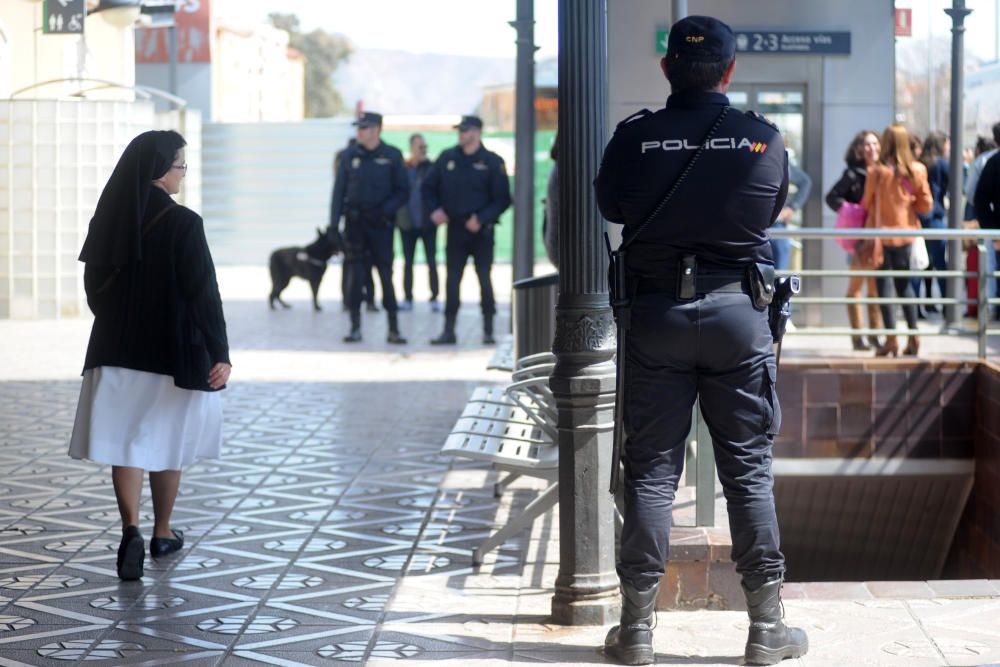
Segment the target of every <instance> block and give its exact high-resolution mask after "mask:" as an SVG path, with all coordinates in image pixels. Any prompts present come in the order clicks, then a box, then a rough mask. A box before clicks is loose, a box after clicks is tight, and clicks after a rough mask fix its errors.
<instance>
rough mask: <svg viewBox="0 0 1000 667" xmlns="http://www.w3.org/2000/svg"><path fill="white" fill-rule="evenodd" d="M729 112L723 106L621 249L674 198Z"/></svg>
mask: <svg viewBox="0 0 1000 667" xmlns="http://www.w3.org/2000/svg"><path fill="white" fill-rule="evenodd" d="M727 113H729V107H722V111H721V112H720V113H719V117H718V118H716V119H715V122H714V123H713V124H712V127H711V128H710V129H709V130H708V134H706V135H705V138H704V139H702V141H701V144H699V146H698V150H696V151H695V152H694V155H692V156H691V159H690V160H688V163H687V165H685V167H684V169H683V171H681V173H680V176H678V177H677V180H675V181H674V183H673V185H671V186H670V189H669V190H667V193H666V194H665V195H663V199H661V200H660V203H659V204H657V205H656V207H655V208H654V209H653V211H652V212H651V213H650V214H649V215H647V216H646V219H645V220H644V221H643V223H642V224H641V225H639V228H638V229H636V230H635V233H634V234H632V235H631V236H629V237H628V239H625V240H623V241H622V244H621V245H620V246H619V247H618V250H619V251H621V250H625V248H627V247H628V246H630V245H631V244H632V241H635V239H636V237H637V236H639V234H641V233H642V230H644V229H646V227H648V226H649V223H651V222H652V221H653V220H654V219H655V218H656V216H658V215H659V214H660V211H662V210H663V207H664V206H666V205H667V202H669V201H670V200H671V199H672V198H673V196H674V193H675V192H677V188H679V187H680V185H681V183H683V182H684V179H685V178H687V175H688V174H689V173H690V172H691V168H692V167H694V163H695V162H697V161H698V158H699V157H701V154H702V153H704V152H705V146H707V145H708V142H709V141H711V139H712V137H714V136H715V133H716V131H717V130H718V129H719V126H720V125H722V120H723V119H724V118H725V117H726V114H727Z"/></svg>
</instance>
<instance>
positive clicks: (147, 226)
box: [142, 204, 177, 236]
mask: <svg viewBox="0 0 1000 667" xmlns="http://www.w3.org/2000/svg"><path fill="white" fill-rule="evenodd" d="M174 208H177V204H167V205H166V206H164V207H163V209H162V210H161V211H160V212H159V213H157V214H156V215H154V216H153V218H152V219H151V220H150V221H149V222H147V223H146V224H145V225H144V226H143V228H142V235H143V236H146V234H149V231H150V230H151V229H153V227H155V226H156V223H158V222H159V221H160V220H162V219H163V218H164V217H165V216H166V214H167V212H169V211H170V210H171V209H174Z"/></svg>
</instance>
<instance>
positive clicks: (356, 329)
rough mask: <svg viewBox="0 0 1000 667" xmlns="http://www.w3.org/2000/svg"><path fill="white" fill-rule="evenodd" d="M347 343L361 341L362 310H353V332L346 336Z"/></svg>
mask: <svg viewBox="0 0 1000 667" xmlns="http://www.w3.org/2000/svg"><path fill="white" fill-rule="evenodd" d="M344 342H345V343H360V342H361V311H360V310H352V311H351V333H349V334H347V335H346V336H344Z"/></svg>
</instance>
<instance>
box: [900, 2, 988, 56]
mask: <svg viewBox="0 0 1000 667" xmlns="http://www.w3.org/2000/svg"><path fill="white" fill-rule="evenodd" d="M951 4H952V3H951V0H896V7H909V8H911V9H912V10H913V39H914V40H921V39H922V40H925V41H926V39H927V37H928V35H929V34H932V35H933V36H935V37H938V36H942V35H943V36H950V35H951V17H950V16H948V15H947V14H945V13H944V10H945V8H946V7H951ZM998 5H1000V0H967V1H966V3H965V6H966V7H967V8H969V9H971V10H972V13H971V14H969V16H968V17H967V18H966V19H965V27H966V32H965V48H966V50H967V51H969V52H971V53H974V54H975V55H977V56H979V57H980V58H982V59H983V60H994V59H996V57H997V53H996V43H997V34H996V31H997V6H998ZM899 39H909V38H907V37H900V38H899ZM935 55H938V54H935ZM943 56H944V57H945V58H946V59H947V58H950V57H951V52H950V51H949V52H948V53H945V54H943Z"/></svg>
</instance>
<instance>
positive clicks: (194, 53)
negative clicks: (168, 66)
mask: <svg viewBox="0 0 1000 667" xmlns="http://www.w3.org/2000/svg"><path fill="white" fill-rule="evenodd" d="M208 3H209V0H177V13H176V14H175V15H174V21H175V25H176V28H175V29H176V30H177V62H179V63H207V62H211V61H212V50H211V33H210V30H211V26H210V24H211V15H210V14H209V5H208ZM168 33H169V29H168V28H140V29H139V30H136V31H135V62H136V63H137V64H148V63H166V62H169V60H170V45H169V43H168V41H167V40H168Z"/></svg>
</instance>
